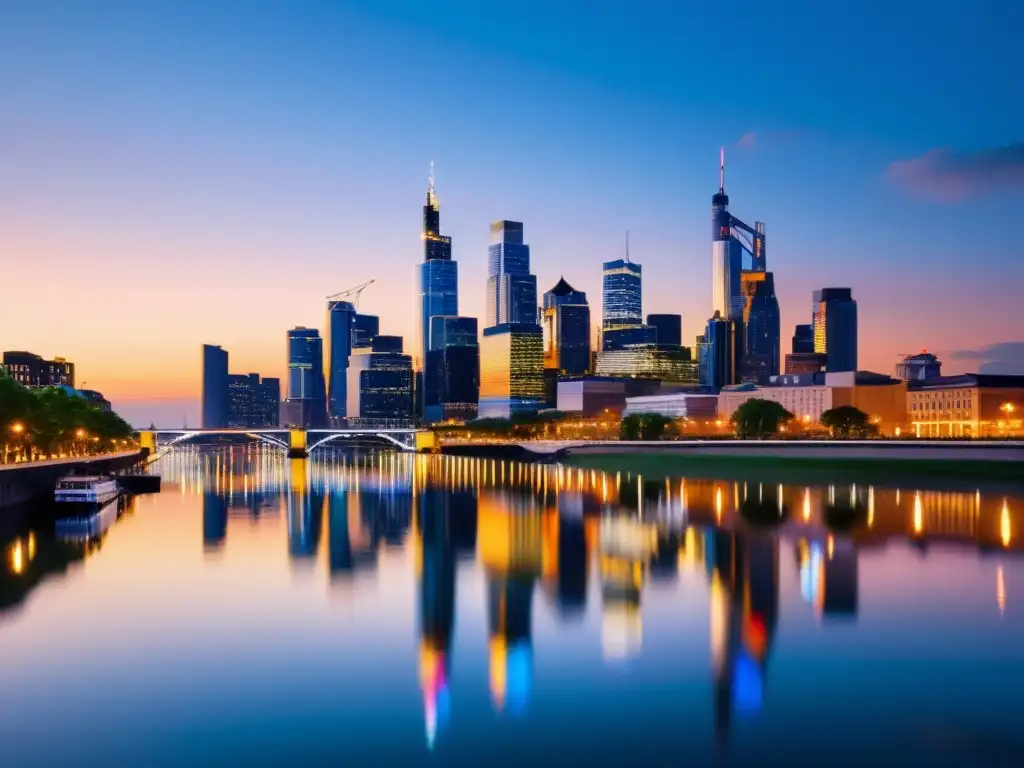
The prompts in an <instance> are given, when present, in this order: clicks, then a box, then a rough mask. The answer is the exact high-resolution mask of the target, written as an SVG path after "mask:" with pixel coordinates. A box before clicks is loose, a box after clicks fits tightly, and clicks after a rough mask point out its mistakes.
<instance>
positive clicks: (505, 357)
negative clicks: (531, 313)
mask: <svg viewBox="0 0 1024 768" xmlns="http://www.w3.org/2000/svg"><path fill="white" fill-rule="evenodd" d="M544 397H545V390H544V332H543V331H542V329H541V327H540V326H539V325H537V324H536V323H504V324H502V325H496V326H493V327H491V328H485V329H484V332H483V338H482V339H481V342H480V409H479V415H480V418H499V419H507V418H509V417H511V416H512V415H513V414H515V413H529V412H533V411H537V410H539V409H540V408H541V407H542V406H543V404H544Z"/></svg>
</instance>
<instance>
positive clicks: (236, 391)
mask: <svg viewBox="0 0 1024 768" xmlns="http://www.w3.org/2000/svg"><path fill="white" fill-rule="evenodd" d="M280 406H281V381H280V379H263V380H262V381H261V380H260V375H259V374H258V373H249V374H244V375H241V374H228V426H229V427H236V428H237V427H276V426H277V425H278V413H279V411H280Z"/></svg>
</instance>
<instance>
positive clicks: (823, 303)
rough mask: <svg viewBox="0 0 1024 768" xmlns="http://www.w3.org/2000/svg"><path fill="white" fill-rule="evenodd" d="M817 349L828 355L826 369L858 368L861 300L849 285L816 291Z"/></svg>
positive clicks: (815, 328) (815, 332)
mask: <svg viewBox="0 0 1024 768" xmlns="http://www.w3.org/2000/svg"><path fill="white" fill-rule="evenodd" d="M814 351H815V352H817V353H819V354H824V355H827V356H828V362H827V363H826V370H828V371H829V372H830V373H835V372H837V371H856V370H857V302H856V301H854V299H853V294H852V291H851V290H850V289H849V288H822V289H821V290H820V291H815V292H814Z"/></svg>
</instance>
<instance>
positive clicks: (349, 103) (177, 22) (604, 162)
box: [0, 0, 1024, 426]
mask: <svg viewBox="0 0 1024 768" xmlns="http://www.w3.org/2000/svg"><path fill="white" fill-rule="evenodd" d="M768 6H771V7H770V8H769V7H768ZM584 9H585V10H584ZM1021 28H1024V7H1022V5H1021V4H1020V3H1017V2H1015V0H975V2H971V3H939V4H936V3H934V2H924V1H923V0H922V1H920V2H919V1H918V0H902V1H901V2H899V3H892V2H881V1H880V0H837V1H836V2H833V3H828V4H821V3H819V2H816V1H814V0H785V2H782V3H771V4H768V3H762V2H758V0H732V1H731V2H730V3H728V4H724V3H723V4H718V5H715V4H709V3H706V2H699V3H698V2H693V3H691V2H687V1H684V0H631V1H630V2H625V1H624V0H614V1H613V0H587V2H585V3H584V2H583V0H518V1H517V2H506V0H491V1H490V2H487V3H480V2H476V1H475V0H464V1H461V2H458V1H456V0H448V1H444V0H434V1H433V2H419V1H414V0H405V1H402V0H365V1H353V2H344V1H341V0H339V1H336V2H317V1H316V0H306V1H305V2H302V3H284V2H266V1H263V0H252V1H247V2H242V1H241V0H237V1H235V0H217V1H216V2H192V1H191V0H176V1H175V2H157V1H155V2H148V3H134V2H120V1H118V0H108V1H105V2H99V1H98V0H97V1H96V2H86V1H85V0H79V1H78V2H57V1H56V0H44V1H43V2H29V1H28V0H10V2H4V3H2V4H0V349H8V350H9V349H27V350H30V351H33V352H36V353H38V354H41V355H44V356H47V357H52V356H63V357H66V358H68V359H70V360H72V361H74V362H75V363H76V367H77V379H78V384H79V386H88V388H91V389H98V390H100V391H102V392H104V393H105V394H106V395H107V396H108V397H109V398H110V399H111V400H112V401H113V402H114V404H115V407H116V408H117V409H118V410H119V411H120V412H122V413H123V414H124V415H126V416H127V417H128V418H129V419H130V420H132V421H133V422H134V423H136V424H138V423H143V422H147V423H148V422H149V421H155V422H157V423H158V424H159V425H164V426H180V423H181V422H182V420H184V419H187V420H188V422H189V423H190V424H192V425H196V424H198V422H199V415H198V414H199V391H200V347H201V345H202V344H203V343H213V344H220V345H221V346H223V347H224V348H225V349H227V350H228V351H229V354H230V368H231V370H232V372H235V373H246V372H250V371H255V372H259V373H261V374H263V375H268V376H281V375H283V373H284V370H285V366H286V358H285V334H286V332H287V330H288V329H289V328H292V327H294V326H296V325H305V326H309V327H317V328H321V329H322V326H323V323H324V314H325V302H324V299H325V297H326V296H327V295H328V294H331V293H335V292H337V291H341V290H344V289H346V288H349V287H351V286H354V285H356V284H359V283H362V282H364V281H367V280H369V279H371V278H374V279H375V282H374V284H373V285H372V286H370V287H369V288H367V289H366V291H364V292H363V294H362V298H361V304H360V310H361V311H363V312H369V313H374V314H379V315H380V316H381V330H382V332H385V333H393V334H399V335H403V336H404V337H405V339H406V345H407V351H409V350H411V349H412V348H413V347H414V343H415V338H416V332H417V329H416V317H417V302H418V299H417V293H416V271H417V264H418V263H419V262H420V261H421V260H422V244H421V241H420V239H419V235H420V232H419V230H420V224H421V216H422V212H421V207H422V205H423V201H424V197H425V192H426V183H427V176H428V173H429V166H430V162H431V161H433V162H434V163H435V164H436V169H437V170H436V176H437V192H438V196H439V199H440V202H441V227H442V231H443V232H444V233H445V234H448V235H451V236H452V238H453V256H454V258H455V259H456V260H457V261H458V263H459V272H460V277H459V285H460V306H459V309H460V312H461V313H462V314H466V315H473V316H480V315H482V313H483V307H484V297H485V286H486V253H487V250H486V249H487V242H488V225H489V223H490V222H491V221H493V220H496V219H503V218H504V219H513V220H520V221H523V222H524V224H525V234H526V241H527V242H528V243H529V244H530V246H531V255H532V267H533V271H534V273H535V274H536V275H537V277H538V284H539V289H540V290H541V291H545V290H547V289H549V288H550V287H552V286H553V285H554V284H555V282H557V280H558V278H559V276H561V275H564V276H565V278H566V279H567V280H568V281H569V282H570V283H571V284H572V285H573V286H574V287H576V288H578V289H580V290H584V291H586V292H587V294H588V296H589V298H590V301H591V304H592V307H593V313H594V320H595V322H596V321H597V319H598V318H599V311H600V287H601V262H602V261H606V260H610V259H613V258H617V257H619V256H621V255H622V254H623V252H624V250H625V239H626V236H625V232H626V230H629V233H630V234H629V239H630V255H631V257H632V259H633V260H634V261H636V262H638V263H640V264H642V266H643V270H644V312H645V313H648V312H677V313H681V314H682V315H683V331H684V338H685V339H687V340H692V339H694V338H695V337H696V336H697V335H698V334H699V333H700V332H701V331H702V330H703V326H704V324H705V322H706V320H707V318H708V316H709V315H710V313H711V258H710V256H711V247H710V222H709V213H710V210H709V209H710V197H711V195H712V194H713V193H714V192H715V191H716V190H717V186H718V155H719V148H720V147H725V151H726V165H727V169H726V191H727V192H728V193H729V196H730V198H731V209H732V211H733V213H735V214H736V215H737V216H739V217H740V218H742V219H743V220H745V221H747V222H751V223H752V222H753V221H755V220H759V221H764V222H765V223H766V231H767V248H766V250H767V255H768V267H769V269H771V270H772V271H773V272H774V273H775V284H776V290H777V293H778V296H779V300H780V304H781V307H782V339H783V350H784V351H788V349H789V339H790V337H791V335H792V329H793V326H794V324H796V323H801V322H809V321H810V313H811V292H812V291H813V290H814V289H816V288H821V287H826V286H849V287H851V288H852V289H853V294H854V297H855V298H856V299H857V301H858V304H859V316H860V320H859V330H860V367H861V368H863V369H868V370H876V371H882V372H888V373H891V372H892V371H893V368H894V366H895V363H896V361H897V357H898V355H899V354H900V353H906V352H917V351H919V350H920V349H923V348H927V349H928V350H929V351H934V352H937V353H938V354H939V355H940V356H941V357H942V358H943V361H944V372H961V371H975V370H988V371H1002V372H1012V371H1017V372H1020V373H1024V308H1022V304H1021V301H1020V299H1019V293H1020V285H1021V284H1022V283H1024V258H1021V257H1022V256H1024V246H1021V244H1020V242H1021V241H1020V238H1016V237H1015V236H1014V235H1013V234H1012V226H1013V225H1014V223H1015V222H1018V221H1020V219H1021V216H1022V214H1024V98H1020V96H1019V95H1020V94H1024V48H1022V46H1020V44H1019V40H1017V39H1016V36H1017V33H1018V32H1019V30H1020V29H1021ZM1014 94H1018V95H1017V96H1016V97H1015V96H1014Z"/></svg>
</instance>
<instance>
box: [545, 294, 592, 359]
mask: <svg viewBox="0 0 1024 768" xmlns="http://www.w3.org/2000/svg"><path fill="white" fill-rule="evenodd" d="M541 322H542V325H543V326H544V368H545V369H547V370H553V371H556V372H557V375H581V374H584V373H586V372H587V370H588V369H589V368H590V305H589V304H588V303H587V294H586V293H584V292H583V291H577V290H576V289H575V288H573V287H572V286H571V285H569V283H567V282H566V281H565V278H564V277H563V278H560V279H559V281H558V282H557V283H556V284H555V287H554V288H552V289H551V290H550V291H548V292H547V293H545V294H544V308H543V310H542V320H541Z"/></svg>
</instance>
